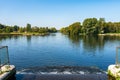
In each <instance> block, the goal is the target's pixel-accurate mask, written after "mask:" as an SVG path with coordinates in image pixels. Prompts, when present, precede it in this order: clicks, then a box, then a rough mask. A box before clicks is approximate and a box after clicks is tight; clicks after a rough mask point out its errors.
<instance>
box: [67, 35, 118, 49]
mask: <svg viewBox="0 0 120 80" xmlns="http://www.w3.org/2000/svg"><path fill="white" fill-rule="evenodd" d="M68 38H69V40H70V42H71V43H72V44H74V45H76V46H78V47H79V45H80V43H81V41H82V43H83V47H84V49H86V50H96V49H100V50H101V49H103V48H104V45H105V43H106V42H110V43H111V42H113V41H115V40H117V41H119V40H120V37H119V36H91V35H90V36H88V35H80V36H75V35H74V36H73V35H69V36H68Z"/></svg>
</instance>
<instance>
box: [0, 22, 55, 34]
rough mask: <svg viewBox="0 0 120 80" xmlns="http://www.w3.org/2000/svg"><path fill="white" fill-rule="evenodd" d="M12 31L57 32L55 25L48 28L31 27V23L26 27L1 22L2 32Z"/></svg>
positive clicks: (0, 30) (0, 28)
mask: <svg viewBox="0 0 120 80" xmlns="http://www.w3.org/2000/svg"><path fill="white" fill-rule="evenodd" d="M11 32H18V33H24V32H26V33H27V32H29V33H30V32H35V33H52V32H57V30H56V28H55V27H52V28H48V27H37V26H35V27H31V24H27V25H26V27H19V26H17V25H15V26H6V25H3V24H0V33H11Z"/></svg>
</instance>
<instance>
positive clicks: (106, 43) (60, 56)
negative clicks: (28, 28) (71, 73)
mask: <svg viewBox="0 0 120 80" xmlns="http://www.w3.org/2000/svg"><path fill="white" fill-rule="evenodd" d="M0 45H7V46H9V56H10V63H11V64H13V65H15V66H16V67H17V71H18V72H19V71H25V69H26V72H29V71H30V69H32V71H33V72H38V71H39V70H40V69H41V68H42V70H43V68H44V70H46V69H48V68H55V69H61V68H62V69H63V68H65V69H68V68H70V70H74V69H73V68H76V67H79V68H81V67H82V68H83V67H92V68H93V67H97V68H99V69H100V70H103V71H106V70H107V67H108V65H110V64H114V63H115V55H116V47H117V46H119V45H120V37H117V36H67V35H62V34H61V33H53V34H50V35H48V36H0ZM65 66H66V67H67V68H66V67H65ZM46 67H47V68H46ZM60 67H61V68H60ZM27 69H29V70H27ZM35 69H37V70H35ZM48 71H49V70H48ZM30 72H31V71H30ZM49 72H50V71H49Z"/></svg>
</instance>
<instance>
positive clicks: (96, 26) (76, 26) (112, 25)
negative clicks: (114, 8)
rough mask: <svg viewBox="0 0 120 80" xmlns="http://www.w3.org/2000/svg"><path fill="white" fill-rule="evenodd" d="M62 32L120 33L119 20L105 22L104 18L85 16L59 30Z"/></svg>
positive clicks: (71, 33)
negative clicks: (83, 18) (81, 19)
mask: <svg viewBox="0 0 120 80" xmlns="http://www.w3.org/2000/svg"><path fill="white" fill-rule="evenodd" d="M60 31H61V32H62V33H64V34H69V35H78V34H104V33H120V22H105V19H104V18H100V19H99V20H98V19H97V18H87V19H85V20H84V21H83V23H82V25H81V24H80V22H75V23H73V24H72V25H69V26H68V27H64V28H62V29H61V30H60Z"/></svg>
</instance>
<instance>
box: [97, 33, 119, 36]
mask: <svg viewBox="0 0 120 80" xmlns="http://www.w3.org/2000/svg"><path fill="white" fill-rule="evenodd" d="M98 35H100V36H120V33H105V34H98Z"/></svg>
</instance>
